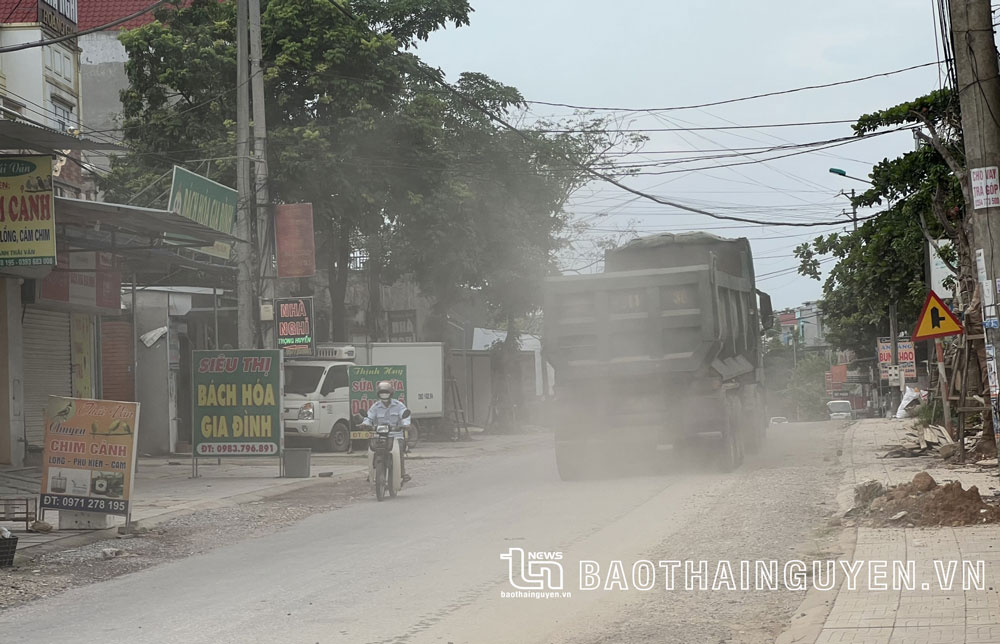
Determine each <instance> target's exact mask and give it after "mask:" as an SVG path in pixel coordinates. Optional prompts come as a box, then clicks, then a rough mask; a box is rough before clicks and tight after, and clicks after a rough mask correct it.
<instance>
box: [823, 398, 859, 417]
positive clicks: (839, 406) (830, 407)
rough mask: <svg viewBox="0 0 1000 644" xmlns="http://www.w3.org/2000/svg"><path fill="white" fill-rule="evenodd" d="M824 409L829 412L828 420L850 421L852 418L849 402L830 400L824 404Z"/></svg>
mask: <svg viewBox="0 0 1000 644" xmlns="http://www.w3.org/2000/svg"><path fill="white" fill-rule="evenodd" d="M826 409H827V411H829V412H830V420H851V419H852V418H854V411H853V410H852V409H851V401H850V400H831V401H830V402H828V403H826Z"/></svg>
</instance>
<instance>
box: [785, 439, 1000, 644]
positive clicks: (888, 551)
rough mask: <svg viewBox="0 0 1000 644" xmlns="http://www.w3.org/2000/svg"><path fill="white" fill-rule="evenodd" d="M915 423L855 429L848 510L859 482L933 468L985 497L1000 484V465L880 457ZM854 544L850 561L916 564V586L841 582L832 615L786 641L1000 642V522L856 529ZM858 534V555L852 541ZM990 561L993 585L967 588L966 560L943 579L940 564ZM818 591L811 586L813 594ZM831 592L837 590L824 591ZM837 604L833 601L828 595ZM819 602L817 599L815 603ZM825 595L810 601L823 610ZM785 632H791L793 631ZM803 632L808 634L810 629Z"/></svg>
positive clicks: (844, 501)
mask: <svg viewBox="0 0 1000 644" xmlns="http://www.w3.org/2000/svg"><path fill="white" fill-rule="evenodd" d="M913 422H914V421H913V420H905V421H904V420H881V419H869V420H862V421H859V422H858V423H856V424H854V425H853V426H852V427H850V428H849V429H848V431H847V434H846V436H845V440H844V452H843V458H844V459H845V464H846V465H847V472H846V476H845V481H844V486H843V488H842V491H841V494H840V495H839V496H838V501H839V502H840V505H841V513H843V512H844V511H846V510H847V509H849V508H850V507H851V505H853V489H854V486H855V485H856V484H859V483H863V482H865V481H869V480H876V481H879V482H881V483H882V484H883V485H886V486H889V485H897V484H900V483H907V482H909V481H911V480H912V479H913V476H914V474H916V473H917V472H920V471H926V472H927V473H928V474H930V475H931V476H932V477H933V478H934V479H935V481H937V482H938V483H939V484H943V483H947V482H949V481H953V480H958V481H960V482H961V483H962V485H963V486H964V487H965V488H966V489H967V488H969V487H970V486H973V485H975V486H977V487H978V488H979V491H980V493H981V494H982V496H983V498H984V499H987V500H988V499H990V497H992V496H993V495H994V493H995V492H996V491H997V488H998V487H1000V483H998V479H997V468H996V466H995V465H994V466H992V467H978V466H976V465H968V464H967V465H946V464H945V463H944V462H943V461H942V460H941V459H940V458H939V457H937V456H931V457H918V458H891V459H879V458H878V457H879V456H881V455H883V454H885V453H886V452H887V451H889V446H898V445H899V444H901V443H902V442H903V440H904V437H903V435H904V434H905V433H906V431H907V429H908V428H909V427H911V426H912V424H913ZM845 536H847V537H848V543H847V544H846V545H847V546H848V547H846V548H845V549H844V553H843V555H841V557H840V558H842V559H845V560H848V561H851V560H853V561H888V562H890V564H889V565H890V570H891V565H892V564H891V562H893V561H900V562H906V561H914V562H915V568H916V584H915V589H914V590H905V589H902V590H892V581H891V579H892V577H891V573H890V577H889V584H888V586H889V590H870V586H869V584H868V583H867V580H866V579H864V577H865V576H867V575H865V573H862V576H861V577H860V578H859V583H858V586H857V588H856V589H854V590H850V589H848V588H847V586H846V585H845V584H841V586H840V589H839V592H838V594H837V595H836V599H835V600H834V601H833V602H832V604H833V606H832V609H831V610H830V612H829V615H827V616H826V617H825V620H824V621H823V622H822V625H821V626H819V624H818V623H817V624H816V627H815V628H813V629H807V630H812V631H813V633H812V635H813V636H814V637H815V639H812V638H811V637H805V636H803V637H797V638H788V639H784V640H783V639H779V640H778V641H779V642H782V641H788V642H792V641H795V642H816V643H817V644H832V643H834V642H836V643H838V644H840V643H852V644H861V643H864V644H961V643H968V644H1000V526H998V525H996V524H993V525H983V526H969V527H956V528H951V527H939V528H911V527H906V526H905V525H904V526H903V527H899V528H867V527H857V528H850V529H849V530H848V531H846V535H845ZM851 537H854V548H853V552H851V548H850V538H851ZM935 560H937V561H940V562H945V563H944V565H947V562H949V561H959V562H961V561H963V560H969V561H978V560H982V561H984V562H985V585H986V587H987V590H983V591H978V590H974V589H973V590H969V591H965V590H963V584H962V576H961V564H959V570H958V572H957V573H956V577H955V583H954V585H952V587H951V589H950V590H946V589H943V588H942V587H941V585H940V584H939V583H938V579H939V577H938V573H937V572H936V568H935V564H934V561H935ZM814 592H818V591H810V595H813V594H814ZM821 594H822V595H829V594H830V593H821ZM825 599H826V603H827V604H829V603H830V602H829V600H830V598H829V597H828V596H827V597H825ZM811 600H812V601H811ZM817 600H818V598H817V597H816V596H815V595H814V596H813V597H811V598H810V597H808V596H807V599H806V602H804V604H803V610H805V609H806V606H807V605H810V604H811V605H812V606H813V607H815V606H816V605H817ZM785 635H788V633H786V634H785ZM802 635H805V634H804V633H803V634H802Z"/></svg>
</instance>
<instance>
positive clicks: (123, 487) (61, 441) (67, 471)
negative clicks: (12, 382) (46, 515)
mask: <svg viewBox="0 0 1000 644" xmlns="http://www.w3.org/2000/svg"><path fill="white" fill-rule="evenodd" d="M138 429H139V403H136V402H117V401H114V400H92V399H88V398H63V397H61V396H50V397H49V404H48V406H47V407H46V408H45V445H44V451H43V459H44V460H43V463H42V486H41V503H40V504H39V507H42V508H46V509H52V510H75V511H80V512H96V513H98V514H116V515H120V516H127V515H128V513H129V507H130V504H131V499H132V489H133V479H134V476H135V448H136V435H137V433H138Z"/></svg>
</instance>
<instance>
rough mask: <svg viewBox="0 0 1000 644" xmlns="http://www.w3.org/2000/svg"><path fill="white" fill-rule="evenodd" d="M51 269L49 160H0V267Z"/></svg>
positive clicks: (53, 239) (53, 235) (53, 246)
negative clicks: (49, 267) (43, 267)
mask: <svg viewBox="0 0 1000 644" xmlns="http://www.w3.org/2000/svg"><path fill="white" fill-rule="evenodd" d="M55 265H56V221H55V199H54V198H53V196H52V157H51V156H3V157H0V267H5V266H55Z"/></svg>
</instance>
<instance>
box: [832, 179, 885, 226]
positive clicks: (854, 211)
mask: <svg viewBox="0 0 1000 644" xmlns="http://www.w3.org/2000/svg"><path fill="white" fill-rule="evenodd" d="M830 174H835V175H837V176H840V177H847V178H848V179H854V180H855V181H861V182H862V183H867V184H868V185H875V184H873V183H872V182H871V181H868V180H867V179H859V178H858V177H852V176H851V175H849V174H847V173H846V172H844V171H843V170H841V169H840V168H830ZM839 194H840V195H844V196H845V197H847V198H848V199H850V200H851V222H852V223H853V224H854V230H855V231H856V230H857V229H858V206H857V204H855V203H854V188H851V194H847V193H846V192H844V191H843V190H841V191H840V193H839ZM844 214H847V213H844Z"/></svg>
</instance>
